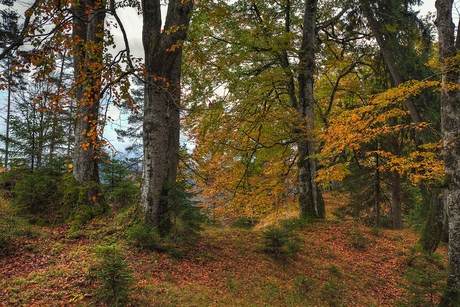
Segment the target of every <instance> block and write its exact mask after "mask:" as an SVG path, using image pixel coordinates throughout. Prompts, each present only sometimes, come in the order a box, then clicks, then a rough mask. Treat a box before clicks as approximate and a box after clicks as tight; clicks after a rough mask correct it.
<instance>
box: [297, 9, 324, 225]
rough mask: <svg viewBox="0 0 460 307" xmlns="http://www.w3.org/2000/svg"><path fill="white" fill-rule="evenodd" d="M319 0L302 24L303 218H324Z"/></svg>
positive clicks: (300, 162)
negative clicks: (318, 114)
mask: <svg viewBox="0 0 460 307" xmlns="http://www.w3.org/2000/svg"><path fill="white" fill-rule="evenodd" d="M317 9H318V1H317V0H307V1H306V4H305V14H304V22H303V37H302V45H301V49H300V56H299V76H298V82H299V100H298V112H299V116H300V122H301V123H302V125H304V127H303V128H304V129H301V130H300V131H299V133H298V134H299V136H298V137H299V139H298V141H297V149H298V152H299V158H298V159H299V160H298V164H297V165H298V169H299V206H300V215H301V216H312V217H317V218H325V216H326V213H325V208H324V201H323V198H322V193H321V191H320V189H319V187H318V185H317V183H316V181H315V178H316V158H315V157H314V155H315V135H314V128H315V126H314V118H315V115H314V105H315V97H314V92H313V88H314V82H315V79H314V73H315V48H316V13H317Z"/></svg>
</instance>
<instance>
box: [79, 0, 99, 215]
mask: <svg viewBox="0 0 460 307" xmlns="http://www.w3.org/2000/svg"><path fill="white" fill-rule="evenodd" d="M72 10H73V12H74V13H73V27H72V29H73V32H72V37H73V39H74V50H73V55H74V80H75V85H76V86H75V90H74V94H75V99H76V101H77V104H78V111H77V116H76V118H77V120H76V126H75V147H74V154H73V161H74V168H73V173H74V176H75V179H76V180H77V182H78V183H79V184H80V185H82V186H88V185H91V186H93V188H90V189H88V190H87V194H88V196H87V197H88V200H87V204H88V205H89V206H90V208H93V210H96V211H99V212H104V211H106V210H107V209H108V207H107V204H106V203H105V200H104V198H103V197H100V195H101V193H100V188H99V187H98V184H99V172H98V164H97V160H98V157H99V149H98V138H99V136H100V132H99V131H98V129H99V127H100V125H99V109H100V100H101V99H102V97H101V89H102V87H101V74H102V65H103V43H104V20H105V10H106V2H105V1H99V0H87V1H78V2H76V3H74V6H73V8H72Z"/></svg>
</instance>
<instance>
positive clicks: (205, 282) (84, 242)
mask: <svg viewBox="0 0 460 307" xmlns="http://www.w3.org/2000/svg"><path fill="white" fill-rule="evenodd" d="M326 201H327V208H329V209H331V208H332V207H333V206H334V201H336V199H335V198H334V197H331V196H328V197H327V198H326ZM6 206H7V204H6V202H5V201H2V207H3V209H2V210H0V214H2V213H3V214H7V213H8V212H9V211H8V210H7V209H5V207H6ZM285 225H288V223H285ZM128 226H129V222H128V219H127V216H126V214H124V215H123V213H120V214H111V215H108V216H104V217H102V218H99V219H94V220H93V221H91V222H90V223H89V224H87V225H86V226H85V227H83V228H82V229H79V230H77V231H75V232H73V233H70V232H69V229H70V225H67V224H65V225H60V226H58V227H49V226H47V227H39V226H31V228H30V229H31V230H30V231H29V233H28V235H25V236H21V237H19V238H17V239H15V240H14V242H11V243H10V245H9V246H7V248H8V253H7V254H6V253H4V255H3V256H1V255H0V306H1V305H2V304H3V305H4V306H86V305H93V306H101V305H104V304H103V302H102V301H101V300H100V299H98V297H97V293H95V292H94V290H95V289H97V288H98V287H100V285H101V280H98V279H97V278H95V277H94V272H93V271H94V268H95V266H97V264H98V263H99V262H100V257H98V256H97V250H98V248H100V246H107V245H113V244H116V245H117V246H118V247H119V248H120V249H122V250H123V251H124V257H125V258H124V259H125V260H124V263H126V264H127V265H128V268H129V269H131V270H132V274H133V275H134V283H133V284H132V285H131V286H130V287H129V289H128V291H129V293H130V294H129V298H128V299H129V302H130V303H129V305H131V306H400V305H401V304H402V305H403V306H404V305H405V306H415V305H412V304H414V302H417V300H418V301H426V302H427V305H424V306H431V305H430V304H431V303H430V302H432V303H433V304H434V303H436V301H437V299H438V298H439V288H438V284H437V283H436V282H437V280H436V278H435V276H438V275H437V273H438V272H442V271H443V270H444V269H445V258H446V246H445V244H443V245H441V247H440V249H439V250H438V252H439V254H438V255H437V257H438V258H439V260H437V261H433V259H432V258H430V259H428V260H427V258H426V257H423V255H421V254H420V252H418V251H417V250H416V249H414V246H415V245H416V243H417V240H418V238H419V234H417V233H415V232H413V231H411V230H402V231H393V230H382V229H375V228H368V227H365V226H363V225H360V224H358V223H355V222H353V221H337V220H334V219H332V218H331V217H330V218H328V219H327V220H325V221H316V222H313V223H303V224H300V225H296V224H295V223H291V229H292V233H293V235H292V238H295V240H297V242H298V243H300V244H299V246H300V247H301V250H300V251H299V252H298V253H296V254H295V255H287V256H285V257H278V259H276V258H275V257H273V255H270V254H267V253H264V252H262V250H261V244H262V243H261V242H263V240H262V239H261V238H262V233H263V231H264V230H267V229H268V228H269V226H266V227H265V228H257V229H235V228H219V227H213V226H208V227H206V228H205V230H204V231H202V232H201V235H200V237H199V238H198V239H196V240H194V241H190V242H187V243H182V244H180V246H177V248H176V249H168V251H163V252H158V251H149V250H142V249H139V248H137V247H134V246H133V245H132V242H128V240H127V239H126V235H125V229H126V228H127V227H128ZM267 227H268V228H267ZM4 248H5V247H4ZM409 272H415V275H414V274H409ZM438 279H442V277H438ZM427 282H428V283H427ZM441 282H442V280H441ZM419 286H420V287H419ZM407 287H409V288H413V289H410V290H407V289H406V288H407ZM418 291H420V292H418ZM411 292H412V294H411Z"/></svg>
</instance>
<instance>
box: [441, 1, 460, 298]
mask: <svg viewBox="0 0 460 307" xmlns="http://www.w3.org/2000/svg"><path fill="white" fill-rule="evenodd" d="M452 6H453V0H437V1H436V10H437V17H436V26H437V28H438V35H439V63H440V65H441V71H442V76H443V88H442V92H441V129H442V141H443V149H444V154H443V160H444V193H445V198H444V199H445V201H446V203H445V207H446V210H447V218H448V221H449V247H448V264H449V266H448V278H447V289H446V293H445V296H444V302H443V303H442V304H441V305H443V306H458V305H459V304H460V138H459V137H458V132H459V131H460V104H459V99H460V98H459V89H458V86H459V81H458V77H459V73H458V68H459V66H458V63H457V62H456V61H455V60H454V58H455V57H456V56H457V55H458V50H457V46H458V39H459V37H457V42H456V41H455V34H454V31H455V25H454V23H453V22H452Z"/></svg>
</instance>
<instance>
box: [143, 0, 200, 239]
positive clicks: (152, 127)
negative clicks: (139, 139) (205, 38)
mask: <svg viewBox="0 0 460 307" xmlns="http://www.w3.org/2000/svg"><path fill="white" fill-rule="evenodd" d="M160 6H161V3H160V1H159V0H143V1H142V9H143V32H142V40H143V45H144V52H145V68H146V83H145V92H144V123H143V143H144V144H143V145H144V162H143V174H142V175H143V187H142V192H141V207H140V209H141V212H142V213H143V215H144V218H145V219H146V221H147V222H149V223H150V224H152V225H154V226H157V227H158V229H159V230H160V233H166V232H167V231H168V230H169V227H170V220H169V217H168V208H169V207H170V206H171V204H170V202H171V196H172V193H174V185H175V183H176V176H177V167H178V164H179V132H180V114H179V111H180V110H179V106H180V94H181V92H180V90H181V86H180V80H181V58H182V46H181V45H182V42H183V41H184V40H185V39H186V36H187V29H188V25H189V23H190V13H191V11H192V8H193V1H191V0H171V1H169V4H168V12H167V16H166V22H165V26H164V30H163V31H162V29H161V24H162V21H161V10H160Z"/></svg>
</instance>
